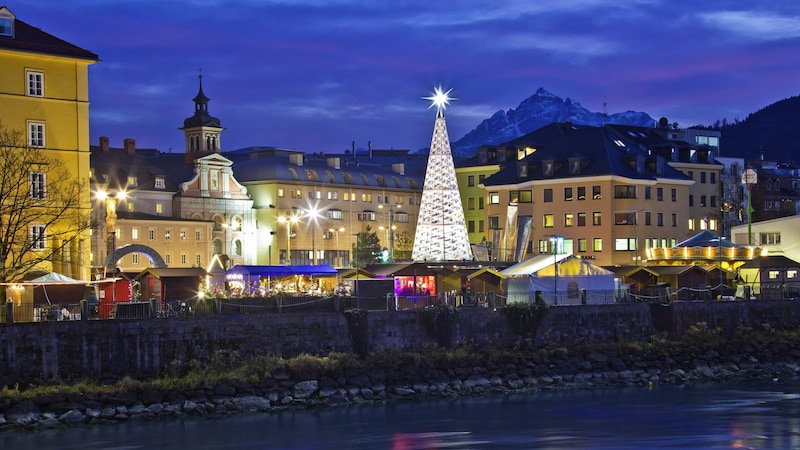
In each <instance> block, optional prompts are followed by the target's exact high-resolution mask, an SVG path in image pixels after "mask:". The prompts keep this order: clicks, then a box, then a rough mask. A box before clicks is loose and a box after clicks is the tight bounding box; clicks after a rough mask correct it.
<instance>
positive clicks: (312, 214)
mask: <svg viewBox="0 0 800 450" xmlns="http://www.w3.org/2000/svg"><path fill="white" fill-rule="evenodd" d="M305 213H306V215H308V220H309V223H310V225H311V264H313V265H315V266H316V265H317V219H319V211H318V210H317V208H316V207H312V208H309V209H307V210H305Z"/></svg>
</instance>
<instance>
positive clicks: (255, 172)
mask: <svg viewBox="0 0 800 450" xmlns="http://www.w3.org/2000/svg"><path fill="white" fill-rule="evenodd" d="M222 154H223V156H225V157H226V158H228V159H230V160H231V161H234V165H233V167H232V169H233V173H234V174H235V175H236V179H237V180H238V181H239V182H240V183H248V182H259V181H263V180H281V181H305V182H312V183H315V184H329V183H335V184H340V185H348V184H349V185H352V186H370V187H373V188H374V187H385V188H386V189H415V190H416V189H422V186H423V183H424V181H425V168H426V167H427V162H428V155H424V154H407V153H406V152H403V153H396V152H389V151H387V152H385V153H384V152H374V153H373V155H372V157H370V156H369V155H368V154H360V155H359V156H358V158H356V157H354V156H353V155H351V154H325V155H317V154H313V153H312V154H303V153H302V152H299V151H295V150H288V149H281V148H275V147H266V148H265V147H248V148H244V149H239V150H235V151H232V152H223V153H222ZM292 158H302V160H303V162H302V165H298V163H296V162H292ZM328 158H338V159H339V168H338V169H336V168H334V167H331V166H329V162H328ZM400 163H402V164H403V165H404V173H403V174H400V173H396V172H394V171H393V170H392V166H393V164H400ZM365 178H366V184H365V182H364V179H365ZM331 179H332V181H331ZM381 183H383V185H382V184H381Z"/></svg>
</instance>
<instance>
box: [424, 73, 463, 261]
mask: <svg viewBox="0 0 800 450" xmlns="http://www.w3.org/2000/svg"><path fill="white" fill-rule="evenodd" d="M451 91H452V89H450V90H448V91H447V92H444V91H442V88H441V86H440V87H438V88H436V89H435V91H434V94H433V95H432V96H431V97H425V99H426V100H431V102H432V104H431V107H433V106H436V124H435V125H434V128H433V139H432V140H431V150H430V154H429V155H428V168H427V170H426V171H425V184H424V186H423V189H422V201H421V203H420V206H419V218H418V219H417V230H416V234H415V236H414V250H413V252H412V253H411V258H412V259H413V260H414V261H458V260H462V261H463V260H470V259H472V252H471V249H470V245H469V236H467V226H466V223H465V220H464V208H463V207H462V205H461V195H460V194H459V192H458V183H457V182H456V169H455V166H454V165H453V154H452V152H451V150H450V139H449V138H448V137H447V124H446V123H445V120H444V110H445V108H446V107H447V104H448V103H449V102H450V101H451V100H455V99H454V98H451V97H450V96H449V94H450V92H451Z"/></svg>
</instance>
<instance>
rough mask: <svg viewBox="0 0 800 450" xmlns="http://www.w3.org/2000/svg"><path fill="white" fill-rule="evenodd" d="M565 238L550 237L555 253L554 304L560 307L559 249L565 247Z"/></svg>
mask: <svg viewBox="0 0 800 450" xmlns="http://www.w3.org/2000/svg"><path fill="white" fill-rule="evenodd" d="M563 243H564V237H563V236H556V235H553V236H550V249H551V250H552V252H553V304H554V305H558V247H559V244H561V245H563Z"/></svg>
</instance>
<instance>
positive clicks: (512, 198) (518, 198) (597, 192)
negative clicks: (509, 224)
mask: <svg viewBox="0 0 800 450" xmlns="http://www.w3.org/2000/svg"><path fill="white" fill-rule="evenodd" d="M652 194H653V192H652V186H644V198H645V200H651V199H652ZM602 198H603V192H602V188H601V187H600V186H592V199H593V200H600V199H602ZM614 198H615V199H636V198H637V186H634V185H617V186H614ZM576 199H577V200H586V186H577V187H575V188H573V187H565V188H564V197H563V200H564V201H566V202H569V201H572V200H576ZM670 199H671V200H672V201H673V202H677V201H678V190H677V189H676V188H671V189H670ZM656 200H657V201H659V202H661V201H664V188H661V187H658V188H656ZM508 201H509V203H531V202H532V201H533V197H532V194H531V191H530V190H524V191H510V192H509V193H508ZM542 201H543V202H544V203H552V202H554V201H555V195H554V189H552V188H546V189H543V190H542ZM488 202H489V204H490V205H497V204H500V193H499V192H489V194H488ZM714 202H715V203H716V199H715V200H714Z"/></svg>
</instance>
